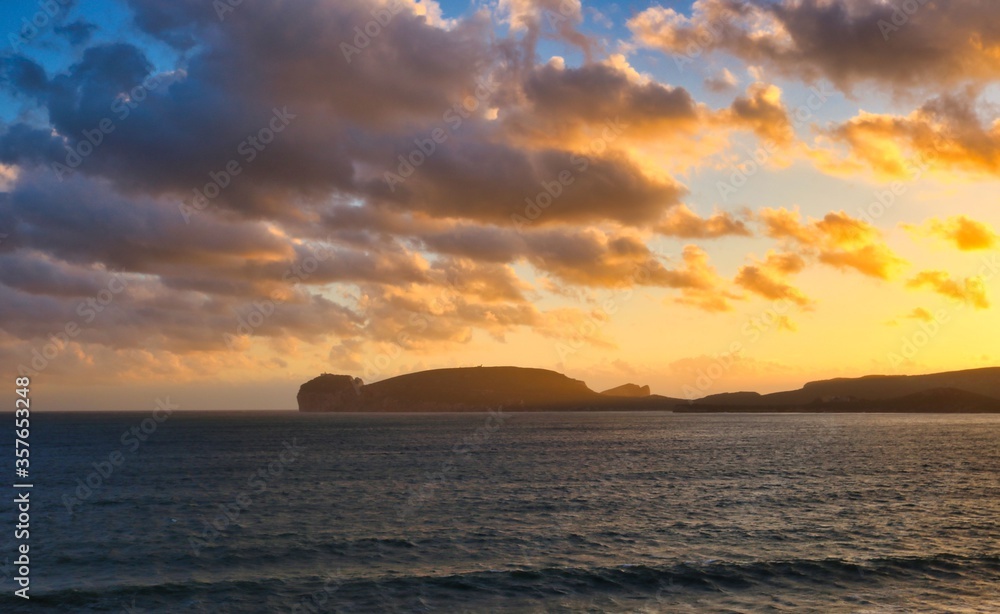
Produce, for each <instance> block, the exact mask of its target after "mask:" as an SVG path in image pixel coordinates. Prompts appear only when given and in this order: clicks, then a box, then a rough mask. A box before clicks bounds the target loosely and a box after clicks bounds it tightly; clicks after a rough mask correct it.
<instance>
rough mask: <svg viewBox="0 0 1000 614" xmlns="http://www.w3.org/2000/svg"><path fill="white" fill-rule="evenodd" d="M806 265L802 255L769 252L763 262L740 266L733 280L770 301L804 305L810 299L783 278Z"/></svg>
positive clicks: (797, 271)
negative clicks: (784, 301)
mask: <svg viewBox="0 0 1000 614" xmlns="http://www.w3.org/2000/svg"><path fill="white" fill-rule="evenodd" d="M805 266H806V262H805V260H804V259H803V258H802V256H800V255H798V254H794V253H777V252H769V253H768V254H767V256H766V257H765V259H764V261H763V262H755V263H753V264H748V265H744V266H741V267H740V270H739V272H738V273H737V274H736V279H735V280H734V281H735V283H736V285H738V286H740V287H742V288H743V289H745V290H747V291H749V292H752V293H754V294H757V295H759V296H762V297H764V298H766V299H769V300H772V301H778V300H786V301H791V302H792V303H795V304H796V305H799V306H800V307H806V306H808V305H810V304H811V301H810V300H809V298H808V297H806V295H805V294H803V293H802V292H801V291H800V290H799V289H798V288H796V287H794V286H792V285H791V284H789V283H787V282H786V281H785V279H786V278H787V277H788V276H789V275H792V274H795V273H799V272H800V271H802V270H803V269H804V268H805Z"/></svg>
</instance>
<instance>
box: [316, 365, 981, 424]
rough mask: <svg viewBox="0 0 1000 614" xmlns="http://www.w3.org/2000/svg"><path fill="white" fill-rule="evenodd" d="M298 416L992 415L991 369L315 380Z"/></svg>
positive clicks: (485, 372) (498, 371) (512, 371)
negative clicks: (681, 395)
mask: <svg viewBox="0 0 1000 614" xmlns="http://www.w3.org/2000/svg"><path fill="white" fill-rule="evenodd" d="M297 400H298V407H299V411H303V412H476V411H488V410H490V409H499V408H503V410H504V411H634V410H653V411H672V412H713V413H714V412H826V413H835V412H855V413H856V412H891V413H1000V367H987V368H982V369H969V370H964V371H950V372H946V373H932V374H927V375H869V376H865V377H858V378H837V379H830V380H822V381H817V382H809V383H807V384H806V385H805V386H803V387H802V388H800V389H798V390H790V391H785V392H776V393H771V394H759V393H757V392H731V393H723V394H714V395H708V396H705V397H703V398H698V399H678V398H672V397H666V396H662V395H658V394H651V393H650V389H649V386H648V385H641V386H640V385H637V384H631V383H630V384H623V385H621V386H617V387H615V388H611V389H609V390H605V391H604V392H596V391H594V390H591V389H590V388H589V387H587V385H586V383H584V382H582V381H580V380H576V379H572V378H570V377H568V376H566V375H564V374H562V373H558V372H556V371H550V370H548V369H534V368H526V367H509V366H504V367H459V368H451V369H432V370H429V371H418V372H416V373H408V374H406V375H400V376H397V377H391V378H388V379H384V380H381V381H378V382H374V383H370V384H366V383H364V382H363V381H362V380H361V379H360V378H358V377H353V376H350V375H334V374H329V373H324V374H323V375H320V376H319V377H316V378H314V379H312V380H310V381H308V382H306V383H304V384H302V386H301V387H300V388H299V393H298V397H297Z"/></svg>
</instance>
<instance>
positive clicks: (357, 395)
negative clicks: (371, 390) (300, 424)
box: [296, 373, 365, 411]
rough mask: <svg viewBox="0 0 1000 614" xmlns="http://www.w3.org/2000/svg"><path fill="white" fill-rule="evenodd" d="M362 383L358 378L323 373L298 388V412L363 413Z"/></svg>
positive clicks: (363, 387)
mask: <svg viewBox="0 0 1000 614" xmlns="http://www.w3.org/2000/svg"><path fill="white" fill-rule="evenodd" d="M364 389H365V385H364V382H362V381H361V378H360V377H351V376H350V375H331V374H329V373H324V374H323V375H320V376H319V377H317V378H315V379H312V380H309V381H308V382H306V383H305V384H302V386H301V387H300V388H299V394H298V396H297V397H296V400H297V401H298V403H299V411H364V410H365V401H364V398H363V397H364Z"/></svg>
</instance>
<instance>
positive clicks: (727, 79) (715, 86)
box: [705, 68, 739, 94]
mask: <svg viewBox="0 0 1000 614" xmlns="http://www.w3.org/2000/svg"><path fill="white" fill-rule="evenodd" d="M738 84H739V80H737V79H736V76H735V75H733V73H731V72H729V69H728V68H723V69H722V72H721V73H719V74H717V75H714V76H711V77H708V78H707V79H705V88H706V89H707V90H708V91H710V92H715V93H717V94H721V93H723V92H728V91H729V90H732V89H733V88H735V87H736V86H737V85H738Z"/></svg>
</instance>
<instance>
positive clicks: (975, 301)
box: [906, 271, 990, 309]
mask: <svg viewBox="0 0 1000 614" xmlns="http://www.w3.org/2000/svg"><path fill="white" fill-rule="evenodd" d="M906 287H907V288H930V289H931V290H933V291H934V292H937V293H938V294H941V295H942V296H947V297H948V298H951V299H954V300H956V301H961V302H963V303H966V304H968V305H972V306H973V307H975V308H976V309H987V308H988V307H989V306H990V301H989V299H988V298H987V296H986V288H985V287H984V285H983V280H982V279H981V278H979V277H966V278H965V279H964V280H962V281H957V280H954V279H952V278H951V276H950V275H948V273H946V272H944V271H921V272H920V273H918V274H917V275H916V276H915V277H914V278H912V279H910V280H908V281H907V282H906Z"/></svg>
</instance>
